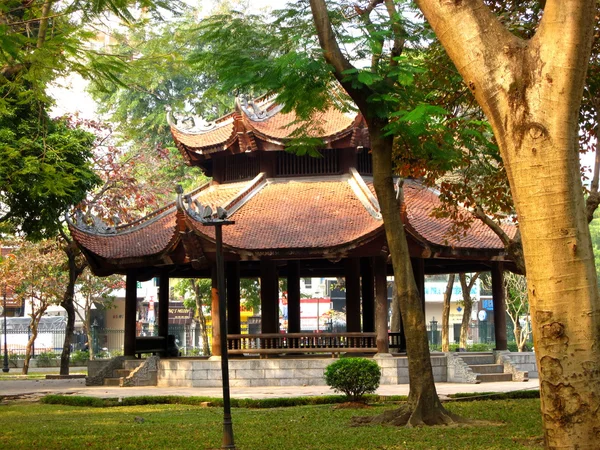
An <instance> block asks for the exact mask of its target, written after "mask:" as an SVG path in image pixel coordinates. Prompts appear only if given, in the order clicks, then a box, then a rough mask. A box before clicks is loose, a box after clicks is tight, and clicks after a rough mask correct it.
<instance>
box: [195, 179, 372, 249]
mask: <svg viewBox="0 0 600 450" xmlns="http://www.w3.org/2000/svg"><path fill="white" fill-rule="evenodd" d="M230 218H231V220H234V221H235V225H231V226H227V227H224V228H223V243H224V245H226V246H229V247H232V248H237V249H245V250H270V249H320V248H335V247H339V246H342V245H345V244H350V243H352V242H354V241H357V240H360V239H361V238H364V237H366V236H367V235H369V234H371V233H373V232H375V231H377V230H378V229H379V228H381V227H382V226H383V223H382V222H381V220H376V219H375V218H373V216H371V215H370V214H369V213H368V212H367V210H366V209H365V207H364V206H363V204H362V203H361V201H360V200H359V199H358V198H357V197H356V195H355V194H354V192H353V191H352V188H351V187H350V185H349V184H348V182H347V181H341V179H339V178H338V179H336V180H328V181H312V180H310V181H306V180H302V181H300V180H284V181H275V182H270V183H268V184H266V185H265V186H264V187H263V188H262V189H260V190H259V191H258V192H257V193H256V194H255V195H254V196H252V197H251V198H250V199H249V200H248V201H247V202H246V203H245V204H244V205H243V206H242V207H241V208H240V209H239V210H237V211H236V212H235V213H234V214H232V215H231V217H230ZM191 224H192V225H193V226H194V228H195V229H196V230H197V231H198V232H199V233H201V234H205V235H207V236H209V237H210V238H211V239H214V231H213V229H212V228H211V227H204V226H202V225H201V224H197V223H196V224H195V225H194V224H193V222H192V223H191Z"/></svg>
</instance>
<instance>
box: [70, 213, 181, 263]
mask: <svg viewBox="0 0 600 450" xmlns="http://www.w3.org/2000/svg"><path fill="white" fill-rule="evenodd" d="M175 225H176V215H175V209H174V208H173V209H170V210H168V212H166V213H164V214H163V215H162V216H159V217H158V218H156V219H153V220H150V221H148V222H147V223H143V224H142V225H140V226H138V227H136V228H132V229H131V230H127V231H125V232H123V233H118V234H113V235H99V234H92V233H88V232H86V231H83V230H80V229H78V228H76V227H74V226H71V227H70V229H71V235H72V236H73V239H75V240H76V241H77V243H78V244H79V245H80V246H82V247H84V248H85V249H87V250H88V251H90V252H92V253H94V254H96V255H98V256H100V257H102V258H106V259H123V258H136V257H137V258H139V257H142V256H151V255H156V254H159V253H161V252H163V251H164V250H165V249H167V248H168V247H170V245H172V244H173V243H174V240H175V239H176V237H177V236H176V234H175Z"/></svg>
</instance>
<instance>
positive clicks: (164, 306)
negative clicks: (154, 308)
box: [158, 271, 169, 342]
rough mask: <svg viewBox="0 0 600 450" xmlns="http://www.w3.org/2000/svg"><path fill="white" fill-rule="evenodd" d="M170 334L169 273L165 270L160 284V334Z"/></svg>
mask: <svg viewBox="0 0 600 450" xmlns="http://www.w3.org/2000/svg"><path fill="white" fill-rule="evenodd" d="M168 334H169V274H168V273H167V272H166V271H163V272H162V273H161V274H160V277H159V285H158V335H159V336H162V337H164V338H165V342H167V335H168Z"/></svg>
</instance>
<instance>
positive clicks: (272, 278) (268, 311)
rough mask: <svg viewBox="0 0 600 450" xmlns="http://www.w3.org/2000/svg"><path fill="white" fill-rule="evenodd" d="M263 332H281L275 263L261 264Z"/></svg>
mask: <svg viewBox="0 0 600 450" xmlns="http://www.w3.org/2000/svg"><path fill="white" fill-rule="evenodd" d="M260 310H261V332H262V333H265V334H266V333H278V332H279V280H278V277H277V265H276V264H275V261H268V260H262V261H261V262H260Z"/></svg>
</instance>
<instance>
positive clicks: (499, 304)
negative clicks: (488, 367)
mask: <svg viewBox="0 0 600 450" xmlns="http://www.w3.org/2000/svg"><path fill="white" fill-rule="evenodd" d="M492 301H493V303H494V334H495V337H496V350H507V349H508V347H507V336H506V303H505V301H504V267H503V265H502V263H496V264H494V265H493V266H492Z"/></svg>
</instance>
